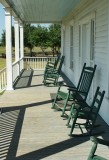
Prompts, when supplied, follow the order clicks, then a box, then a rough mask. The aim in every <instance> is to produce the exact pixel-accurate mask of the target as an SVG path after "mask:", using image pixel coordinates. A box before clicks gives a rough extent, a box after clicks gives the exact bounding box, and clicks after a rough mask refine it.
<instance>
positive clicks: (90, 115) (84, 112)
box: [67, 87, 105, 136]
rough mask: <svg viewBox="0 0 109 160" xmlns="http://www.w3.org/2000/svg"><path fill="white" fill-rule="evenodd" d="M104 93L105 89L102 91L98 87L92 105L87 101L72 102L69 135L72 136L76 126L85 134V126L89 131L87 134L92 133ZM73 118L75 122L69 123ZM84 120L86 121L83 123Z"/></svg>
mask: <svg viewBox="0 0 109 160" xmlns="http://www.w3.org/2000/svg"><path fill="white" fill-rule="evenodd" d="M104 94H105V91H102V92H101V91H100V87H97V89H96V92H95V95H94V98H93V101H92V104H91V106H89V105H88V104H86V102H85V103H84V102H82V103H81V102H78V103H73V104H72V108H71V111H70V115H69V117H68V121H67V125H68V126H69V127H71V130H70V134H69V136H72V133H73V131H74V128H76V127H77V126H78V127H79V128H80V130H81V132H82V134H83V135H84V133H83V128H85V129H86V131H87V132H86V133H87V134H86V135H91V134H92V131H93V129H94V127H95V122H96V119H97V116H98V113H99V110H100V107H101V103H102V101H103V98H104ZM71 120H72V121H73V122H71V123H72V124H71V125H69V124H70V121H71ZM78 120H80V121H78ZM82 120H84V121H85V122H83V123H82ZM97 134H99V133H97ZM80 135H81V134H80Z"/></svg>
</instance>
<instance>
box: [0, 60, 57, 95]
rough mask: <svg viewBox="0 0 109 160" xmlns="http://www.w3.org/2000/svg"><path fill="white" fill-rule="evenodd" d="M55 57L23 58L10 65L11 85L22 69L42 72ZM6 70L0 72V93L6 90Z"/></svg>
mask: <svg viewBox="0 0 109 160" xmlns="http://www.w3.org/2000/svg"><path fill="white" fill-rule="evenodd" d="M55 59H56V57H24V58H21V59H20V60H19V61H17V62H14V63H13V64H12V72H13V83H14V82H15V81H16V79H17V78H18V77H19V76H20V73H21V71H22V70H23V69H33V70H44V69H45V66H46V64H47V62H48V61H52V62H53V61H55ZM6 84H7V79H6V68H3V69H2V70H1V71H0V92H2V91H3V90H5V89H6Z"/></svg>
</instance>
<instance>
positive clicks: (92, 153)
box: [87, 137, 109, 160]
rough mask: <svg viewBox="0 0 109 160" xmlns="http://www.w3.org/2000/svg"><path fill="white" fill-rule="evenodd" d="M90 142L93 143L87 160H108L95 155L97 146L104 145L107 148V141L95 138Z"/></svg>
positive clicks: (108, 142)
mask: <svg viewBox="0 0 109 160" xmlns="http://www.w3.org/2000/svg"><path fill="white" fill-rule="evenodd" d="M90 140H91V141H92V142H94V144H93V146H92V149H91V151H90V154H89V156H88V159H87V160H108V159H106V158H103V157H101V156H98V155H95V152H96V149H97V146H98V144H101V145H105V146H108V147H109V141H107V140H104V139H100V138H96V137H91V138H90Z"/></svg>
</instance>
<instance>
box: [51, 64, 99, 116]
mask: <svg viewBox="0 0 109 160" xmlns="http://www.w3.org/2000/svg"><path fill="white" fill-rule="evenodd" d="M95 70H96V65H95V66H94V67H87V66H86V63H84V66H83V69H82V72H81V75H80V79H79V82H78V85H77V87H72V86H67V85H61V86H59V88H58V91H57V94H56V97H55V100H54V102H53V105H52V108H54V109H55V108H56V106H57V107H58V108H60V106H59V104H58V102H59V101H60V100H64V107H63V108H60V109H61V110H62V115H61V116H64V115H65V111H66V108H67V104H68V101H86V98H87V96H88V92H89V89H90V86H91V83H92V80H93V77H94V74H95ZM63 86H65V87H67V92H65V91H62V87H63Z"/></svg>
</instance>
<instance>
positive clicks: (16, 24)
mask: <svg viewBox="0 0 109 160" xmlns="http://www.w3.org/2000/svg"><path fill="white" fill-rule="evenodd" d="M14 29H15V61H16V62H17V61H19V59H20V45H19V19H18V18H14ZM19 73H20V72H19V63H18V64H17V75H19Z"/></svg>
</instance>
